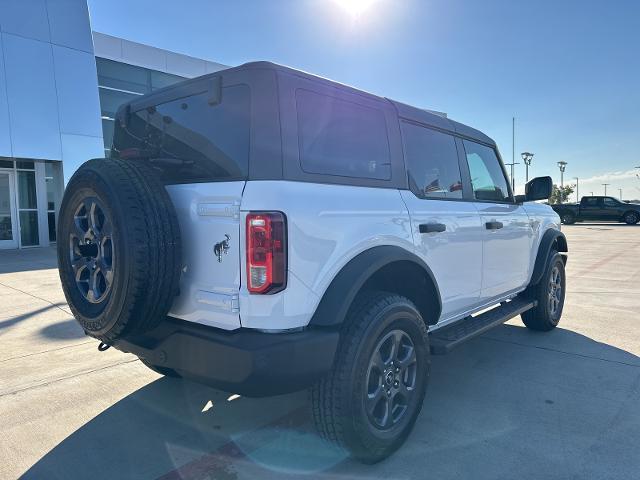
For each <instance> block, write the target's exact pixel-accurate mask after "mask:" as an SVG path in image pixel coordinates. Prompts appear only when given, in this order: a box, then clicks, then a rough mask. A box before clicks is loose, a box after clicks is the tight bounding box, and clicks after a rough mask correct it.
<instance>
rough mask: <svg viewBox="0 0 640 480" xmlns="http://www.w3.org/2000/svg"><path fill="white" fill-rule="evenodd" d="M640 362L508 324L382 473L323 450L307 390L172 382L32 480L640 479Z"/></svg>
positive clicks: (140, 398) (138, 396) (124, 406)
mask: <svg viewBox="0 0 640 480" xmlns="http://www.w3.org/2000/svg"><path fill="white" fill-rule="evenodd" d="M638 367H640V359H639V358H638V357H637V356H635V355H633V354H631V353H629V352H625V351H623V350H620V349H617V348H615V347H612V346H610V345H607V344H603V343H599V342H596V341H594V340H592V339H590V338H588V337H585V336H583V335H580V334H577V333H574V332H572V331H569V330H563V329H560V328H559V329H557V330H555V331H553V332H550V333H548V334H545V335H541V334H537V333H532V332H529V331H527V330H526V329H524V328H522V327H519V326H513V325H503V326H501V327H498V328H496V329H494V330H493V331H491V332H489V334H487V335H485V336H483V337H480V338H478V339H475V340H473V341H471V342H469V343H467V344H466V345H463V346H461V347H460V348H459V349H458V350H456V351H454V352H453V353H451V354H450V355H447V356H445V357H434V358H433V362H432V374H431V382H430V386H429V390H428V392H427V399H426V401H425V405H424V408H423V411H422V414H421V416H420V417H419V419H418V422H417V425H416V428H415V430H414V432H413V433H412V435H411V436H410V438H409V440H408V441H407V443H406V444H405V445H404V446H403V447H402V448H401V449H400V450H399V451H398V452H397V453H396V454H395V455H394V456H392V457H391V458H390V459H388V460H386V461H384V462H382V463H380V464H378V465H375V466H365V465H360V464H357V463H355V462H353V461H350V460H346V456H345V454H344V453H343V452H340V451H337V450H333V449H330V448H328V447H327V446H326V445H325V444H323V443H322V442H321V441H320V439H319V438H318V437H317V435H316V434H315V433H314V432H313V429H312V427H311V420H310V413H309V412H310V408H309V404H308V397H307V394H306V392H300V393H296V394H291V395H284V396H280V397H271V398H263V399H249V398H243V397H239V398H238V397H234V396H230V395H229V394H228V393H224V392H221V391H218V390H214V389H211V388H208V387H205V386H201V385H197V384H195V383H191V382H187V381H181V380H174V379H169V378H161V379H158V380H156V381H154V382H152V383H150V384H148V385H146V386H145V387H143V388H141V389H139V390H137V391H135V392H134V393H132V394H130V395H129V396H127V397H126V398H123V399H122V400H120V401H119V402H117V403H116V404H114V405H112V406H111V407H109V408H107V409H106V410H105V411H103V412H102V413H100V414H98V415H97V416H96V417H94V418H93V419H92V420H90V421H89V422H87V423H86V424H85V425H84V426H82V427H81V428H80V429H78V430H77V431H75V432H74V433H73V434H71V435H70V436H69V437H67V438H66V439H64V440H63V441H62V442H61V443H60V444H58V445H57V446H56V447H55V448H53V449H52V450H51V451H50V452H49V453H47V454H46V455H45V456H44V457H43V458H41V459H40V460H39V461H38V462H37V463H36V464H35V465H33V466H32V467H31V469H29V470H28V471H27V472H26V474H25V475H24V477H23V478H47V479H56V478H60V479H65V480H68V479H74V478H91V479H92V480H97V479H102V478H163V479H201V478H216V479H217V478H278V479H281V478H284V477H292V478H294V477H296V476H297V475H300V474H307V475H308V476H310V477H314V478H317V477H322V478H336V477H339V478H343V477H367V478H397V477H399V476H400V477H402V478H423V477H424V476H425V474H426V473H425V472H427V471H429V472H430V474H429V475H430V476H432V477H433V478H547V477H553V476H555V478H568V477H575V478H591V477H602V478H606V477H607V474H609V473H612V472H613V473H615V474H616V475H618V476H620V477H621V478H631V477H632V476H633V472H635V473H637V472H638V471H640V458H639V457H638V456H637V455H636V453H637V451H636V446H637V445H638V443H639V442H640V411H639V409H637V405H638V404H639V403H640V392H639V388H638V381H639V379H640V369H639V368H638ZM53 421H54V420H53ZM558 475H559V477H558ZM616 475H614V476H616ZM625 475H626V477H625Z"/></svg>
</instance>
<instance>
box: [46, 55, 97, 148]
mask: <svg viewBox="0 0 640 480" xmlns="http://www.w3.org/2000/svg"><path fill="white" fill-rule="evenodd" d="M53 62H54V68H55V77H56V88H57V91H58V104H59V111H60V131H61V132H62V133H73V134H77V135H88V136H92V137H102V124H101V123H100V101H99V99H98V95H97V91H98V78H97V75H96V61H95V57H94V56H93V54H91V53H86V52H82V51H79V50H74V49H71V48H66V47H60V46H58V45H53Z"/></svg>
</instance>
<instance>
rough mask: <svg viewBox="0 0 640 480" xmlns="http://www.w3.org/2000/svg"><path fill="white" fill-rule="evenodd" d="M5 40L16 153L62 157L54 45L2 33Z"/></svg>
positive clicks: (9, 98)
mask: <svg viewBox="0 0 640 480" xmlns="http://www.w3.org/2000/svg"><path fill="white" fill-rule="evenodd" d="M27 3H28V2H27ZM2 43H3V50H4V60H5V72H6V82H7V99H8V104H9V118H10V121H11V143H12V145H13V155H14V156H15V157H23V158H43V159H49V160H60V159H61V158H62V149H61V144H60V124H59V121H58V98H57V92H56V86H55V76H54V67H53V54H52V49H51V45H50V44H47V43H43V42H40V41H37V40H31V39H28V38H23V37H18V36H16V35H10V34H7V33H3V34H2ZM36 72H37V74H36ZM36 140H37V141H36Z"/></svg>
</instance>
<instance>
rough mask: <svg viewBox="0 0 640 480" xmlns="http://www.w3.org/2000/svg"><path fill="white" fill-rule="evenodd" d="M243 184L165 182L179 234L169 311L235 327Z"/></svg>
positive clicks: (179, 315) (229, 328)
mask: <svg viewBox="0 0 640 480" xmlns="http://www.w3.org/2000/svg"><path fill="white" fill-rule="evenodd" d="M244 185H245V182H244V181H237V182H217V183H194V184H185V185H168V186H167V187H166V188H167V191H168V192H169V195H170V196H171V199H172V200H173V204H174V206H175V208H176V213H177V215H178V221H179V222H180V230H181V234H182V259H183V267H182V277H181V280H180V294H179V296H178V297H177V298H176V300H175V302H174V303H173V306H172V308H171V311H170V312H169V315H171V316H174V317H178V318H182V319H184V320H189V321H192V322H197V323H202V324H205V325H211V326H215V327H218V328H223V329H226V330H231V329H235V328H239V327H240V313H239V312H240V308H239V303H238V302H239V297H238V291H239V289H240V253H241V252H240V246H241V242H240V238H239V237H240V201H241V199H242V191H243V189H244Z"/></svg>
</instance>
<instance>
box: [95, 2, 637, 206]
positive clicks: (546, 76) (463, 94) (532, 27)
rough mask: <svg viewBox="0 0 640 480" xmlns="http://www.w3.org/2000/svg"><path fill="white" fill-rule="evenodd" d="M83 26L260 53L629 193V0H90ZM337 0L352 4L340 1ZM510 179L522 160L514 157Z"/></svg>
mask: <svg viewBox="0 0 640 480" xmlns="http://www.w3.org/2000/svg"><path fill="white" fill-rule="evenodd" d="M88 3H89V9H90V14H91V22H92V27H93V29H94V30H96V31H99V32H102V33H107V34H111V35H115V36H119V37H122V38H126V39H129V40H132V41H136V42H140V43H145V44H149V45H153V46H155V47H159V48H164V49H167V50H171V51H175V52H180V53H184V54H187V55H192V56H194V57H199V58H205V59H208V60H212V61H215V62H219V63H223V64H227V65H238V64H241V63H244V62H248V61H254V60H269V61H273V62H276V63H280V64H283V65H288V66H291V67H294V68H298V69H301V70H305V71H308V72H311V73H315V74H317V75H321V76H323V77H327V78H330V79H333V80H336V81H339V82H342V83H345V84H348V85H352V86H354V87H357V88H360V89H363V90H366V91H369V92H371V93H374V94H377V95H381V96H385V97H388V98H392V99H394V100H398V101H401V102H404V103H408V104H411V105H414V106H417V107H421V108H429V109H433V110H439V111H443V112H446V113H447V114H448V115H449V117H450V118H452V119H455V120H457V121H460V122H463V123H465V124H468V125H470V126H472V127H475V128H477V129H479V130H482V131H483V132H484V133H486V134H487V135H489V136H491V137H492V138H493V139H494V140H495V141H496V142H497V144H498V147H499V149H500V151H501V154H502V157H503V159H504V161H505V162H506V163H508V162H511V158H512V117H515V118H516V120H515V125H516V128H515V155H516V161H517V162H522V160H521V159H520V153H521V152H523V151H529V152H532V153H534V159H533V164H532V166H531V168H530V178H532V177H533V176H539V175H551V176H553V178H554V181H555V182H556V183H560V172H559V169H558V167H557V162H558V161H560V160H562V161H565V162H567V163H568V164H567V168H566V172H565V184H567V183H575V180H573V177H579V179H580V180H579V188H580V195H581V196H582V195H589V194H590V193H591V192H593V193H594V194H595V195H598V194H600V195H601V194H604V187H603V186H602V184H603V183H610V184H611V185H610V186H609V187H608V192H607V193H608V194H610V195H614V196H619V192H618V189H619V188H621V189H622V193H623V198H624V199H640V177H638V176H637V175H638V174H640V169H637V168H635V167H636V166H639V167H640V2H637V1H635V0H609V1H608V2H605V1H593V0H582V1H578V0H555V1H552V0H536V1H526V2H525V1H519V0H482V1H480V0H351V2H349V0H246V1H243V0H235V1H215V0H180V1H171V0H109V1H104V0H89V2H88ZM346 3H352V4H356V5H360V6H361V8H360V9H355V10H357V11H354V9H350V8H347V6H346V5H345V4H346ZM515 178H516V185H518V186H519V187H518V188H517V190H521V189H522V184H524V178H525V169H524V165H522V164H521V165H516V166H515Z"/></svg>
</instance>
